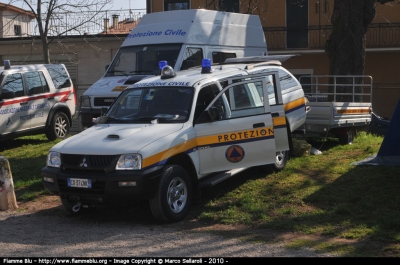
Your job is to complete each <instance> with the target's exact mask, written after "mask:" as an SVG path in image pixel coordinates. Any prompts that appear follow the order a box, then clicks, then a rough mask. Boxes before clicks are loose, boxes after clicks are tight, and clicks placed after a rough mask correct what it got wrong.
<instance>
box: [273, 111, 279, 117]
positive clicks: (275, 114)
mask: <svg viewBox="0 0 400 265" xmlns="http://www.w3.org/2000/svg"><path fill="white" fill-rule="evenodd" d="M271 116H272V117H278V116H279V113H278V112H274V113H271Z"/></svg>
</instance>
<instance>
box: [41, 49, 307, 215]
mask: <svg viewBox="0 0 400 265" xmlns="http://www.w3.org/2000/svg"><path fill="white" fill-rule="evenodd" d="M276 58H278V57H269V56H262V57H255V58H254V57H253V58H235V59H231V60H228V61H227V62H225V63H222V64H220V65H213V66H211V65H210V61H209V60H207V59H204V60H203V63H204V65H203V67H195V68H192V69H188V70H184V71H179V72H175V71H174V70H173V68H172V67H171V66H168V65H165V66H164V63H161V67H160V70H161V75H159V76H155V77H149V78H146V79H143V80H141V81H139V82H137V83H135V84H134V85H132V86H130V87H129V88H127V89H125V90H124V91H123V92H122V93H121V94H120V95H119V97H118V98H117V99H116V100H115V102H114V103H113V105H111V107H110V108H109V109H108V111H107V112H106V113H105V115H104V116H101V117H99V118H98V119H97V121H96V124H95V125H94V126H92V127H90V128H88V129H86V130H84V131H82V132H81V133H79V134H77V135H74V136H72V137H70V138H68V139H66V140H64V141H62V142H60V143H58V144H57V145H55V146H53V147H52V148H51V149H50V151H49V153H48V157H47V163H46V167H44V168H43V169H42V179H43V185H44V187H45V188H46V189H47V190H48V191H50V192H51V193H53V194H57V195H59V196H60V197H61V201H62V203H63V205H64V206H65V207H66V209H67V210H68V211H70V212H72V213H74V212H79V211H80V210H81V208H82V207H92V206H96V205H103V204H106V203H108V202H110V201H115V200H116V201H121V200H124V199H125V200H127V199H129V200H131V199H138V200H143V199H147V200H149V201H150V208H151V210H152V213H153V215H154V216H155V217H156V218H157V219H160V220H164V221H170V222H171V221H179V220H181V219H183V218H184V217H185V216H186V214H187V212H188V210H189V206H190V202H191V200H192V198H193V197H198V196H200V189H201V188H202V187H205V186H208V185H215V184H217V183H219V182H221V181H223V180H225V179H227V178H229V177H231V176H233V175H236V174H237V173H239V172H242V171H243V170H246V169H247V168H249V167H253V166H262V167H263V168H264V167H267V168H270V167H272V169H275V170H281V169H283V168H284V167H285V164H286V161H287V157H288V150H289V148H290V142H291V132H292V131H294V130H296V129H297V128H298V127H300V126H302V125H303V123H304V121H305V119H306V110H305V98H304V93H303V90H302V88H301V86H300V84H299V82H298V81H297V79H296V78H295V77H294V76H293V75H292V74H290V73H289V72H288V71H287V70H286V69H285V68H283V67H282V66H281V63H280V62H279V61H276V60H271V59H276Z"/></svg>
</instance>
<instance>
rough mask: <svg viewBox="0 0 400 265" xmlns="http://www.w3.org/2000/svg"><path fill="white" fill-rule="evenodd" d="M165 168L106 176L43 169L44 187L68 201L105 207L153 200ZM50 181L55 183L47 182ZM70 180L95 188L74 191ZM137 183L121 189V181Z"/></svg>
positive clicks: (114, 172)
mask: <svg viewBox="0 0 400 265" xmlns="http://www.w3.org/2000/svg"><path fill="white" fill-rule="evenodd" d="M161 172H162V167H161V166H159V167H153V168H150V169H147V170H140V171H128V170H127V171H112V172H109V173H106V174H93V173H90V174H88V173H76V172H74V173H71V172H64V171H62V170H61V169H59V168H52V167H44V168H43V169H42V171H41V176H42V183H43V186H44V188H45V189H46V190H47V191H49V192H50V193H52V194H55V195H59V196H60V197H61V198H64V199H67V200H68V201H69V202H81V203H82V204H90V205H96V204H106V203H107V202H112V201H121V200H128V199H137V200H141V199H151V198H153V197H154V196H155V193H156V191H157V188H158V183H159V180H160V177H161ZM44 178H51V179H53V181H54V182H48V181H44V180H43V179H44ZM68 178H80V179H90V180H91V181H92V188H90V189H87V188H72V187H68V186H67V181H68ZM125 181H130V182H132V181H135V182H136V186H130V187H120V186H119V185H118V183H119V182H125Z"/></svg>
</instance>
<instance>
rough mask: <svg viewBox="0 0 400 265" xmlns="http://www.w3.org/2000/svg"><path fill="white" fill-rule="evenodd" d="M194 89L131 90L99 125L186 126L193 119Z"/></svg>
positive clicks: (115, 104)
mask: <svg viewBox="0 0 400 265" xmlns="http://www.w3.org/2000/svg"><path fill="white" fill-rule="evenodd" d="M192 101H193V87H160V88H158V87H157V88H135V89H127V90H125V91H123V92H122V93H121V95H120V96H119V97H118V98H117V100H116V101H115V102H114V104H113V105H112V106H111V108H110V109H109V110H108V111H107V113H106V115H105V116H103V117H101V118H102V119H103V121H102V122H99V123H150V122H155V121H156V122H158V123H182V122H185V121H187V120H188V119H189V115H190V110H191V107H192Z"/></svg>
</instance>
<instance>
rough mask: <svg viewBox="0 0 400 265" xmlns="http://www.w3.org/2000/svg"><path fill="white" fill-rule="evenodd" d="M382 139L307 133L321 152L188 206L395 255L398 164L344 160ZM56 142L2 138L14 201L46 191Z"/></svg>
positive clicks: (343, 247)
mask: <svg viewBox="0 0 400 265" xmlns="http://www.w3.org/2000/svg"><path fill="white" fill-rule="evenodd" d="M382 140H383V138H382V137H378V136H372V135H369V134H366V133H359V134H358V135H357V137H356V138H355V141H354V143H353V144H352V145H339V144H338V142H337V141H336V140H335V139H327V140H320V139H308V142H309V143H311V144H312V145H313V146H314V147H316V148H320V150H321V151H322V152H323V153H322V155H316V156H305V157H291V158H290V159H289V161H288V164H287V166H286V168H285V169H284V170H283V171H281V172H278V173H270V174H266V173H263V171H262V170H261V169H260V168H257V167H255V168H251V169H249V170H246V171H244V172H242V173H240V174H238V175H237V176H235V177H233V178H231V179H228V180H227V181H225V182H223V183H221V184H218V185H217V186H215V187H213V188H210V189H207V190H204V191H203V197H202V199H201V200H200V201H199V202H198V203H197V204H196V205H195V206H192V208H191V212H192V214H194V215H196V218H198V219H199V220H200V221H207V222H210V221H212V222H216V223H222V224H230V225H239V224H242V225H246V226H248V227H252V228H261V229H267V230H273V231H275V232H276V236H275V238H270V237H269V238H268V240H266V242H276V241H279V240H281V238H280V236H282V235H284V234H287V233H289V234H290V233H296V234H298V235H300V237H299V238H298V239H295V240H292V241H291V242H290V243H288V244H287V247H290V248H301V247H311V248H314V249H315V250H317V251H324V252H332V253H338V254H340V255H342V256H346V255H347V256H396V257H397V256H400V167H385V166H351V165H350V164H351V163H352V162H356V161H360V160H363V159H365V158H366V157H368V156H370V155H373V154H376V153H377V152H378V151H379V148H380V146H381V143H382ZM57 142H59V140H57V141H54V142H49V141H48V140H47V139H46V137H45V136H44V135H38V136H31V137H22V138H18V139H15V140H12V141H7V142H3V143H1V149H0V151H1V155H2V156H5V157H6V158H8V160H9V161H10V165H11V169H12V174H13V178H14V183H15V188H16V194H17V199H18V200H19V201H21V200H22V201H24V200H34V199H35V198H37V197H38V196H41V195H44V194H47V193H46V191H45V190H44V189H43V186H42V183H41V177H40V170H41V169H42V168H43V167H44V166H45V162H46V155H47V152H48V150H49V149H50V148H51V147H52V146H53V145H54V144H56V143H57ZM149 218H151V217H149ZM301 236H304V237H305V239H303V238H301ZM257 240H260V239H257Z"/></svg>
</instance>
